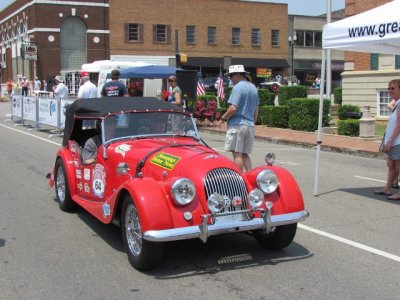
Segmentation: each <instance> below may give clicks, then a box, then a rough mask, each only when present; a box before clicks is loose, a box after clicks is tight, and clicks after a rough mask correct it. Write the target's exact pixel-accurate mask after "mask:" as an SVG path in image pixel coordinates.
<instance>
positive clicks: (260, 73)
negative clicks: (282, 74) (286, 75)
mask: <svg viewBox="0 0 400 300" xmlns="http://www.w3.org/2000/svg"><path fill="white" fill-rule="evenodd" d="M256 75H257V77H263V78H267V77H271V76H272V71H271V69H268V68H256Z"/></svg>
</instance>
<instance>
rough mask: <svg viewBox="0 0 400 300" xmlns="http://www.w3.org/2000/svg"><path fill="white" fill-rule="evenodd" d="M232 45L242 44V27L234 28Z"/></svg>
mask: <svg viewBox="0 0 400 300" xmlns="http://www.w3.org/2000/svg"><path fill="white" fill-rule="evenodd" d="M232 45H240V28H232Z"/></svg>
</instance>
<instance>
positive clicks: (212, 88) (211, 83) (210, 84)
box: [203, 77, 229, 94]
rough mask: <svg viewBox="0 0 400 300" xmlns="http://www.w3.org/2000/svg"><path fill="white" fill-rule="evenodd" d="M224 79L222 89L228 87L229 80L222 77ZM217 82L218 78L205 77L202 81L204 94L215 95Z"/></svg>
mask: <svg viewBox="0 0 400 300" xmlns="http://www.w3.org/2000/svg"><path fill="white" fill-rule="evenodd" d="M223 79H224V88H226V87H228V86H229V79H228V78H227V77H223ZM217 80H218V77H206V78H204V79H203V83H204V88H205V89H206V92H207V93H208V92H210V93H215V94H216V93H217V91H218V86H217Z"/></svg>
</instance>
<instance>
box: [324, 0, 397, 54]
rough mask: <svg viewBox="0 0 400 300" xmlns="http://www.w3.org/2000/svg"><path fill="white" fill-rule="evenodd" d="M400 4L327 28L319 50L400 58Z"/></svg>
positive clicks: (364, 13)
mask: <svg viewBox="0 0 400 300" xmlns="http://www.w3.org/2000/svg"><path fill="white" fill-rule="evenodd" d="M399 11H400V1H399V0H395V1H392V2H389V3H386V4H384V5H381V6H378V7H376V8H374V9H371V10H368V11H366V12H363V13H360V14H358V15H354V16H352V17H348V18H345V19H343V20H340V21H337V22H333V23H329V24H326V25H325V26H324V28H323V34H322V47H323V48H324V49H336V50H343V51H356V52H367V53H382V54H400V18H399V16H398V13H399Z"/></svg>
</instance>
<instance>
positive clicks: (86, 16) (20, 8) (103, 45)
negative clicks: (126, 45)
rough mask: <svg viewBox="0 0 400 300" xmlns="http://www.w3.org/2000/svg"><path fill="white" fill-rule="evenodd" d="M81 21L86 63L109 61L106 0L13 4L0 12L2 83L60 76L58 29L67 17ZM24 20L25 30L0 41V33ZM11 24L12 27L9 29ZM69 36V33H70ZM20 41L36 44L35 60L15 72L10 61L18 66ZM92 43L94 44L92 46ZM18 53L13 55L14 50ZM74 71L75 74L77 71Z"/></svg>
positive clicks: (21, 1)
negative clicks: (85, 44)
mask: <svg viewBox="0 0 400 300" xmlns="http://www.w3.org/2000/svg"><path fill="white" fill-rule="evenodd" d="M71 16H74V17H79V18H81V19H82V20H83V21H84V23H85V24H86V27H87V60H88V62H92V61H94V60H100V59H108V58H109V55H110V54H109V31H108V26H109V24H108V0H107V1H98V0H85V1H74V2H71V1H62V0H61V1H51V0H49V1H45V2H44V1H43V2H36V1H29V0H17V1H15V2H14V3H12V4H11V5H10V6H8V7H6V8H5V9H4V10H3V11H1V12H0V50H1V52H2V54H3V57H4V53H5V59H6V66H7V67H6V68H5V69H2V71H1V74H2V78H1V81H2V82H6V81H7V80H8V78H13V79H14V80H16V79H17V75H25V76H26V77H27V78H30V79H33V78H34V76H38V77H39V78H40V79H46V80H47V79H48V78H49V77H52V76H55V75H57V74H60V73H61V71H62V70H61V57H60V26H61V24H62V22H63V21H64V20H65V19H66V18H68V17H71ZM22 20H27V23H28V30H27V32H24V33H23V34H21V35H17V36H15V37H11V38H10V39H8V40H3V39H2V35H1V34H2V32H3V31H5V30H7V29H8V28H12V27H13V26H15V24H16V23H18V22H21V21H22ZM13 24H14V25H13ZM71 34H73V32H71ZM21 41H27V42H32V43H35V44H37V47H38V60H37V61H36V63H34V62H33V61H29V62H28V65H29V68H27V69H25V68H24V69H23V70H21V69H20V68H19V69H18V70H16V69H13V68H12V65H13V64H12V63H11V62H12V59H14V60H15V59H17V60H19V61H20V62H21V61H22V58H21V56H20V53H19V47H20V43H21ZM95 41H96V42H95ZM16 48H17V49H18V51H16V50H15V49H16ZM79 69H80V68H78V69H77V70H79Z"/></svg>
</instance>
